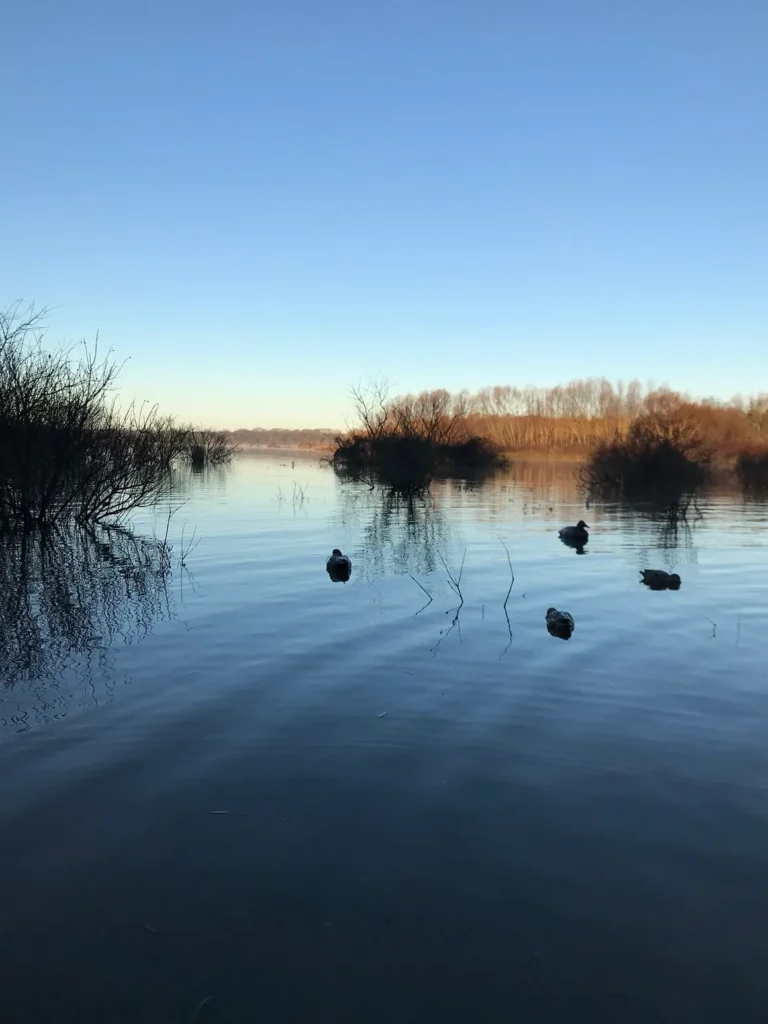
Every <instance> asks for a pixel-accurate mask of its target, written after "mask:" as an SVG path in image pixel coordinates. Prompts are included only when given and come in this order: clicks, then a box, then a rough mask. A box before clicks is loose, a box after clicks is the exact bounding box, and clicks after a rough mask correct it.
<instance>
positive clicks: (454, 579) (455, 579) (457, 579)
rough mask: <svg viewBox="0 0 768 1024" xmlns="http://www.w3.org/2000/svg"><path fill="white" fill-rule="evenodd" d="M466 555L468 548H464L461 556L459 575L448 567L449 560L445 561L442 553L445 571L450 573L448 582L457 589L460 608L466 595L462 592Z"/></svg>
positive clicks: (441, 557)
mask: <svg viewBox="0 0 768 1024" xmlns="http://www.w3.org/2000/svg"><path fill="white" fill-rule="evenodd" d="M438 553H439V552H438ZM466 557H467V549H466V548H464V554H463V555H462V556H461V566H460V568H459V575H458V576H454V575H453V573H452V572H451V570H450V569H449V568H448V564H447V562H446V561H445V559H444V558H443V556H442V555H440V561H441V562H442V563H443V567H444V569H445V571H446V572H447V573H448V582H449V583H450V585H451V586H452V587H453V589H454V590H455V592H456V596H457V597H458V599H459V608H461V606H462V605H463V604H464V595H463V594H462V592H461V576H462V573H463V572H464V559H465V558H466ZM457 612H458V609H457Z"/></svg>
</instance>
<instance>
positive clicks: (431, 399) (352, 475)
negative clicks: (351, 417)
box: [331, 383, 505, 491]
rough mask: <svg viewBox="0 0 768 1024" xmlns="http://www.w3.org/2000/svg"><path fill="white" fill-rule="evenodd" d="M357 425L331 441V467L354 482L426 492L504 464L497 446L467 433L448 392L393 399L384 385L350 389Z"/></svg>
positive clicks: (489, 471)
mask: <svg viewBox="0 0 768 1024" xmlns="http://www.w3.org/2000/svg"><path fill="white" fill-rule="evenodd" d="M351 396H352V401H353V405H354V407H355V411H356V413H357V417H358V427H357V428H356V429H355V430H353V431H352V432H350V433H349V434H346V435H344V434H338V435H337V436H336V437H335V438H334V439H333V444H334V450H333V455H332V457H331V463H332V465H333V467H334V469H335V470H336V472H337V473H339V474H340V475H342V476H344V477H346V478H347V479H351V480H364V481H366V482H372V481H373V480H375V481H376V482H379V483H383V484H385V485H386V486H388V487H392V488H396V489H400V490H406V491H407V490H413V491H418V490H422V489H424V488H425V487H427V486H428V485H429V482H430V480H432V479H434V478H436V477H449V476H464V477H467V476H469V477H478V476H483V475H487V474H489V473H492V472H493V471H494V470H495V469H498V468H500V467H501V466H503V465H504V463H505V459H504V457H503V456H502V454H501V452H500V451H499V449H498V447H497V446H496V445H495V444H493V443H492V442H491V441H489V440H488V439H487V438H484V437H480V436H477V435H473V434H471V433H469V432H468V431H467V429H466V424H465V423H464V421H463V417H462V415H461V413H460V412H459V411H458V410H456V409H455V408H453V407H452V401H451V396H450V395H449V393H448V392H447V391H431V392H423V393H422V394H420V395H415V396H412V395H406V396H405V397H402V398H396V399H392V400H390V399H389V398H388V396H387V390H386V387H384V386H382V385H378V384H375V383H374V384H372V385H371V386H369V387H368V388H354V389H352V391H351Z"/></svg>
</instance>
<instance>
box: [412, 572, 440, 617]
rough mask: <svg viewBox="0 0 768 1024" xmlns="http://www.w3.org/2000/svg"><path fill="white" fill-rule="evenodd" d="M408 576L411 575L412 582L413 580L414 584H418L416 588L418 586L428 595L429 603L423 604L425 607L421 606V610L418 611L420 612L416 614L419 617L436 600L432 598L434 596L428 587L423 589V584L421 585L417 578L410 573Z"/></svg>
mask: <svg viewBox="0 0 768 1024" xmlns="http://www.w3.org/2000/svg"><path fill="white" fill-rule="evenodd" d="M408 575H409V576H410V577H411V579H412V580H413V582H414V583H415V584H416V586H417V587H419V588H420V589H421V590H423V591H424V593H425V594H426V595H427V603H426V604H423V605H422V606H421V608H419V611H418V612H416V615H418V614H419V612H423V611H424V609H425V608H427V607H428V606H429V605H431V604H432V601H433V600H434V598H433V597H432V595H431V594H430V592H429V591H428V590H427V588H426V587H422V585H421V584H420V583H419V581H418V580H417V579H416V577H415V576H413V575H411V573H408ZM414 617H415V616H414Z"/></svg>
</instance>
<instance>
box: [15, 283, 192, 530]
mask: <svg viewBox="0 0 768 1024" xmlns="http://www.w3.org/2000/svg"><path fill="white" fill-rule="evenodd" d="M45 318H46V310H44V309H42V310H36V309H35V308H34V307H32V306H30V307H24V306H23V305H22V304H21V303H16V304H15V305H13V306H11V307H10V308H8V309H6V310H5V311H3V312H0V525H3V524H4V525H6V526H8V525H9V524H13V523H23V524H24V525H25V526H27V527H30V526H32V525H35V524H37V525H47V526H52V525H56V524H57V523H61V522H63V521H65V520H73V521H75V522H78V523H80V524H84V523H104V522H117V521H119V520H120V519H122V518H123V517H124V516H125V515H126V514H127V513H129V512H131V511H132V510H134V509H136V508H139V507H141V506H146V505H151V504H153V503H154V502H156V501H157V500H158V499H159V498H160V497H161V496H162V494H163V493H164V491H165V490H166V488H167V486H168V483H169V477H170V471H171V467H172V465H173V463H174V460H176V459H177V458H179V456H180V455H181V440H182V439H181V437H180V435H179V433H178V431H177V430H176V429H175V428H174V427H173V424H172V422H171V421H170V420H168V419H164V418H161V417H160V416H159V415H158V412H157V409H156V408H155V407H148V406H141V407H137V406H135V405H131V406H129V407H128V408H127V409H122V410H121V409H120V408H119V407H118V406H117V404H116V399H115V397H114V391H115V388H116V384H117V378H118V375H119V372H120V365H119V364H117V363H116V362H115V361H114V360H113V359H112V358H111V355H110V354H109V353H107V354H106V355H105V356H102V355H101V353H100V351H99V346H98V340H97V342H96V343H95V344H94V345H93V347H92V348H89V347H88V346H87V345H85V344H84V345H83V346H82V347H79V348H63V347H59V348H57V349H53V350H50V349H48V348H46V347H45V346H44V344H43V340H44V326H45Z"/></svg>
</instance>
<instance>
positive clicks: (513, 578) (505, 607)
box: [499, 537, 515, 621]
mask: <svg viewBox="0 0 768 1024" xmlns="http://www.w3.org/2000/svg"><path fill="white" fill-rule="evenodd" d="M499 544H501V546H502V547H503V548H504V550H505V551H506V553H507V561H508V562H509V571H510V574H511V576H512V582H511V583H510V584H509V590H508V591H507V596H506V597H505V598H504V611H506V610H507V601H508V600H509V595H510V594H511V593H512V587H514V585H515V570H514V569H513V568H512V559H511V558H510V555H509V548H508V547H507V545H506V544H505V543H504V541H503V540H502V539H501V537H499ZM507 621H509V619H507Z"/></svg>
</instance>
